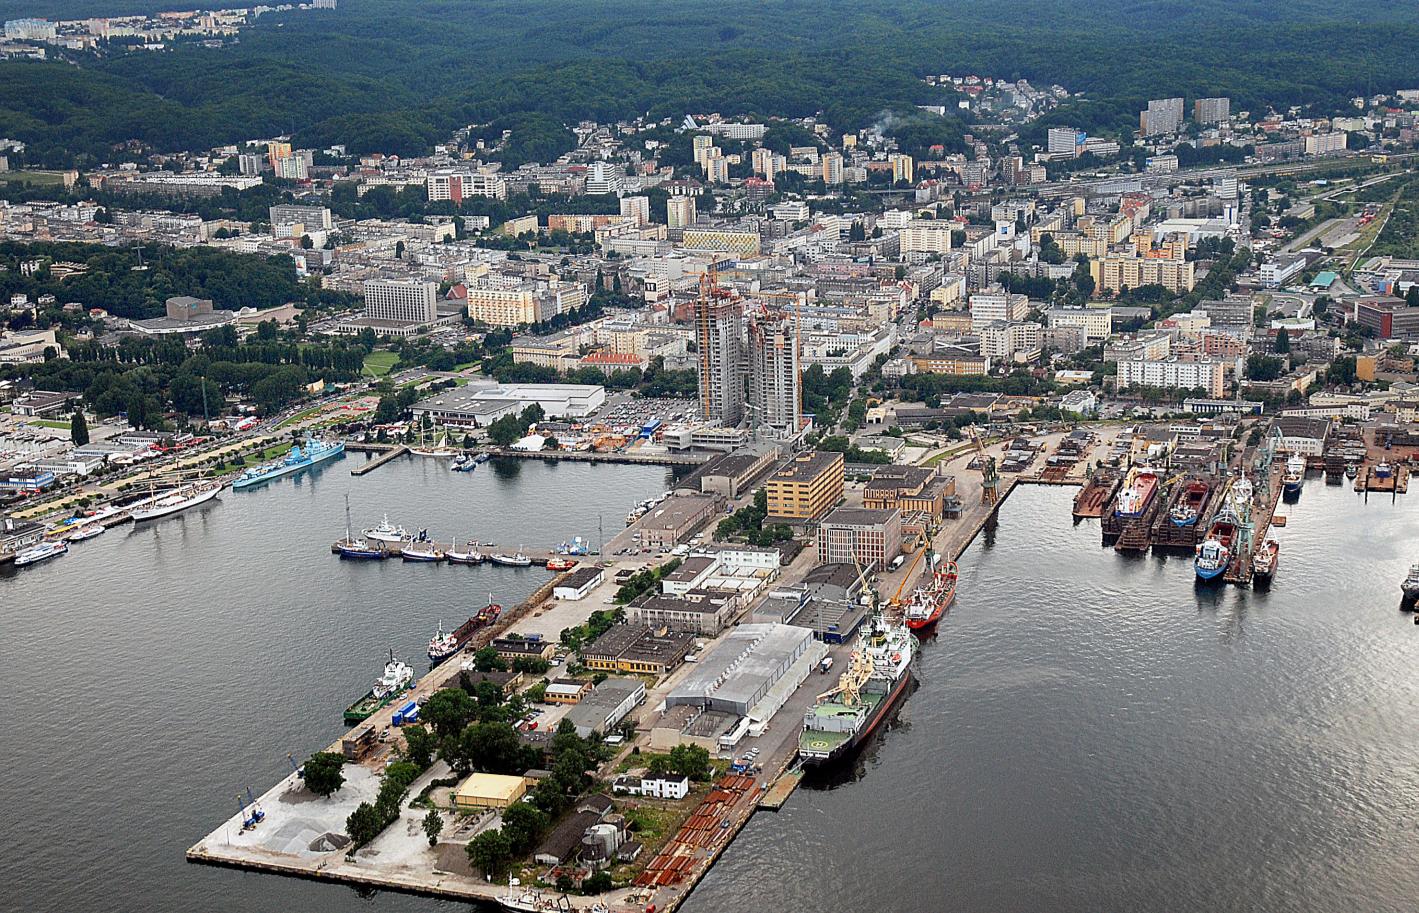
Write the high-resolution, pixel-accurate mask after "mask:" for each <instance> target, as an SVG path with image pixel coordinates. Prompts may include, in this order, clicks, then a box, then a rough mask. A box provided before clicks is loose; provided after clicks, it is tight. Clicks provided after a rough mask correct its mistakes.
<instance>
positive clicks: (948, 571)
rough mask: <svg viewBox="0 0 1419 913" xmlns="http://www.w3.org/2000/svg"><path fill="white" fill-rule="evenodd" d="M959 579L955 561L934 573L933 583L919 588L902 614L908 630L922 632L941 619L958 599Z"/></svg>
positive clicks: (949, 562) (947, 563)
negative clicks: (957, 587)
mask: <svg viewBox="0 0 1419 913" xmlns="http://www.w3.org/2000/svg"><path fill="white" fill-rule="evenodd" d="M957 577H958V574H957V571H956V562H954V561H948V562H946V565H945V566H944V567H939V568H936V569H935V570H933V571H932V573H931V582H930V583H928V584H927V585H926V586H920V587H917V588H916V590H914V591H913V592H912V596H911V601H910V602H908V603H907V608H906V611H905V612H903V613H902V614H903V618H904V619H905V620H906V623H907V627H908V628H910V629H911V630H913V631H920V630H921V629H923V628H929V627H931V626H932V625H934V624H936V622H937V621H939V620H940V619H941V616H942V614H943V613H945V611H946V610H947V609H948V608H950V606H951V602H952V600H954V599H955V598H956V580H957Z"/></svg>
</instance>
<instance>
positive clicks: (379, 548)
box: [335, 495, 387, 561]
mask: <svg viewBox="0 0 1419 913" xmlns="http://www.w3.org/2000/svg"><path fill="white" fill-rule="evenodd" d="M335 550H336V551H337V552H338V553H339V555H340V557H341V558H348V559H350V560H352V561H380V560H383V559H384V558H385V557H386V556H387V553H386V552H385V550H384V543H383V542H377V541H374V540H371V539H366V538H364V537H363V536H361V537H359V538H356V537H354V536H351V535H350V496H349V495H345V538H343V539H341V540H340V541H339V542H337V543H335Z"/></svg>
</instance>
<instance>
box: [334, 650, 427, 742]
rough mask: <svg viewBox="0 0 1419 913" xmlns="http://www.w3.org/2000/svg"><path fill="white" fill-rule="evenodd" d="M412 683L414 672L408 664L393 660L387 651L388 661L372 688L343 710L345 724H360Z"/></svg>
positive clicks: (391, 701) (392, 653) (392, 656)
mask: <svg viewBox="0 0 1419 913" xmlns="http://www.w3.org/2000/svg"><path fill="white" fill-rule="evenodd" d="M413 683H414V670H413V669H412V668H410V667H409V665H408V664H406V663H404V662H402V661H400V660H397V659H395V658H394V651H393V650H390V651H389V661H388V662H386V663H385V664H384V674H383V675H381V676H380V677H379V678H378V679H376V680H375V683H374V687H373V688H371V689H370V690H369V691H367V692H366V693H365V695H364V697H362V698H360V699H359V700H357V701H355V702H354V703H353V704H351V705H350V706H349V707H346V708H345V717H344V718H345V722H346V723H350V724H354V723H362V722H364V721H365V720H367V719H369V718H370V717H371V716H373V715H374V714H375V712H376V711H378V710H379V709H380V708H381V707H384V706H386V705H388V704H390V703H393V702H394V700H395V699H396V698H398V697H399V696H400V695H401V694H403V693H404V692H405V691H407V690H408V689H409V687H410V686H411V685H412V684H413Z"/></svg>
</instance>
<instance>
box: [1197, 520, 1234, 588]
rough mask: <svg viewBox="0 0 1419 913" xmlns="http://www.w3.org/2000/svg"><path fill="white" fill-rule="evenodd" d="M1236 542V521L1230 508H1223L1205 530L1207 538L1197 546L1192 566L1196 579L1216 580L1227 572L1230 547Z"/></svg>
mask: <svg viewBox="0 0 1419 913" xmlns="http://www.w3.org/2000/svg"><path fill="white" fill-rule="evenodd" d="M1236 540H1237V521H1236V517H1235V515H1234V514H1233V513H1232V511H1231V508H1230V506H1228V507H1224V508H1223V509H1222V510H1221V512H1220V513H1218V514H1217V517H1216V519H1214V520H1213V521H1212V526H1211V527H1209V528H1208V530H1207V538H1206V539H1204V540H1202V543H1201V544H1200V545H1198V546H1197V556H1196V557H1195V558H1193V562H1192V566H1193V569H1194V570H1195V571H1196V572H1197V578H1198V579H1199V580H1203V581H1210V580H1216V579H1217V578H1218V577H1220V576H1222V575H1223V574H1225V573H1226V572H1227V567H1228V566H1229V565H1230V564H1231V563H1232V546H1233V544H1234V543H1235V542H1236Z"/></svg>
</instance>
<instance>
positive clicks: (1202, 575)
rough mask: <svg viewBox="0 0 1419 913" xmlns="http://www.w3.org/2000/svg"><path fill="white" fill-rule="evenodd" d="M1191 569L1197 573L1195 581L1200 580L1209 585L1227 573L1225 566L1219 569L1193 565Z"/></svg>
mask: <svg viewBox="0 0 1419 913" xmlns="http://www.w3.org/2000/svg"><path fill="white" fill-rule="evenodd" d="M1192 568H1193V570H1194V571H1195V572H1196V573H1197V579H1198V580H1201V581H1202V582H1203V583H1211V582H1212V581H1214V580H1216V579H1217V578H1218V577H1221V576H1222V575H1223V574H1225V573H1226V572H1227V565H1225V564H1224V565H1222V566H1221V567H1215V568H1209V567H1202V566H1201V565H1198V564H1196V563H1194V564H1193V566H1192Z"/></svg>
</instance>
